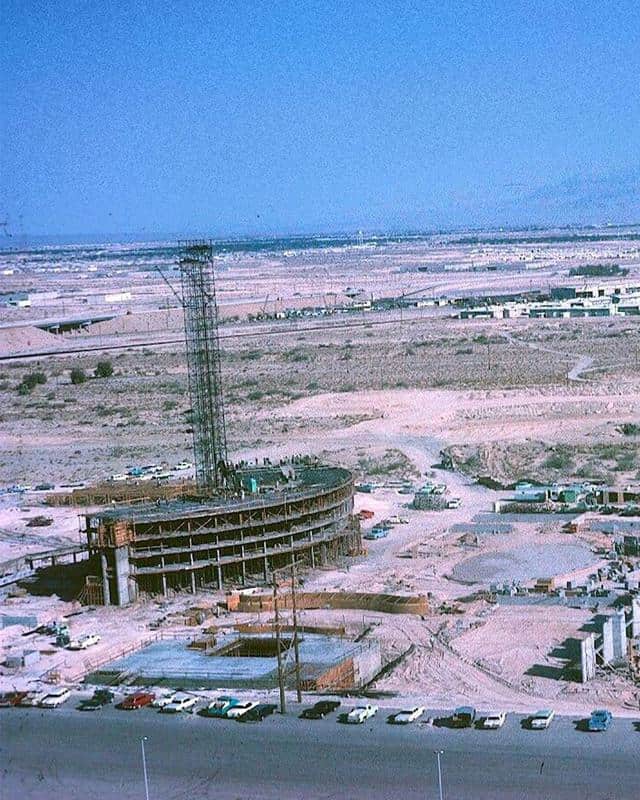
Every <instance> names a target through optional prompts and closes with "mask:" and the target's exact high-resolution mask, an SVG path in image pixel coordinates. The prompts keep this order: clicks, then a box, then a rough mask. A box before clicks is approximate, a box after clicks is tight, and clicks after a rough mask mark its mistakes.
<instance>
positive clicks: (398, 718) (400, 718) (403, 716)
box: [391, 706, 425, 725]
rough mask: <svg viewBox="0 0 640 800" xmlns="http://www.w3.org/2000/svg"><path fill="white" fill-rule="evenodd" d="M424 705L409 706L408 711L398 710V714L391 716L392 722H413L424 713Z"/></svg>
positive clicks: (396, 723)
mask: <svg viewBox="0 0 640 800" xmlns="http://www.w3.org/2000/svg"><path fill="white" fill-rule="evenodd" d="M424 710H425V709H424V706H415V707H414V708H409V709H407V710H406V711H398V713H397V714H394V715H393V717H391V722H393V724H394V725H409V723H411V722H415V721H416V720H417V719H420V717H421V716H422V715H423V714H424Z"/></svg>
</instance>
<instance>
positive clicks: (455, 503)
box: [447, 497, 462, 508]
mask: <svg viewBox="0 0 640 800" xmlns="http://www.w3.org/2000/svg"><path fill="white" fill-rule="evenodd" d="M461 505H462V500H461V499H460V498H459V497H452V498H451V499H449V500H447V508H460V506H461Z"/></svg>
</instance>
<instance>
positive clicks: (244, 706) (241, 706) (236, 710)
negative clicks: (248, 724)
mask: <svg viewBox="0 0 640 800" xmlns="http://www.w3.org/2000/svg"><path fill="white" fill-rule="evenodd" d="M257 705H259V703H257V702H256V701H255V700H248V701H247V702H245V703H236V705H235V706H232V707H231V708H230V709H229V710H228V711H227V714H226V717H227V719H238V717H241V716H242V715H243V714H246V713H247V711H251V709H253V708H255V707H256V706H257Z"/></svg>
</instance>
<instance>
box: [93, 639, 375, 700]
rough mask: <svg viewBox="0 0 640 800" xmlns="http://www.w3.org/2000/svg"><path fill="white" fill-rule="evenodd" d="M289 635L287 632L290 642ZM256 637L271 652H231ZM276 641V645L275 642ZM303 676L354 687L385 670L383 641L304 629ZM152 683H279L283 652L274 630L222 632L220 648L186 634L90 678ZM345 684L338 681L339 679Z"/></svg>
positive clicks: (291, 679)
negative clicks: (198, 644)
mask: <svg viewBox="0 0 640 800" xmlns="http://www.w3.org/2000/svg"><path fill="white" fill-rule="evenodd" d="M287 642H288V639H287V638H286V637H285V638H284V643H285V644H286V643H287ZM245 643H252V644H253V645H254V647H255V650H256V652H259V650H260V647H261V646H262V648H263V649H264V650H265V652H270V654H269V655H265V656H260V655H257V656H256V655H252V656H237V655H233V654H232V653H231V654H229V655H225V654H224V653H225V652H228V651H229V650H230V648H232V646H233V645H234V644H238V645H240V644H245ZM270 645H273V647H270ZM299 652H300V664H301V676H302V680H303V682H304V683H305V684H306V688H308V689H309V688H318V687H317V683H318V680H320V683H321V684H322V679H323V676H324V677H325V679H326V680H328V681H334V683H333V685H334V686H335V687H336V688H351V687H353V686H356V685H361V684H362V683H365V682H367V681H368V680H370V679H371V678H372V677H373V676H374V675H375V674H376V673H377V672H378V671H379V670H380V648H379V643H378V642H377V641H376V640H374V639H372V640H366V641H363V642H354V641H352V640H350V639H343V638H340V637H337V636H325V635H323V634H314V633H304V634H301V635H300V637H299ZM284 660H285V664H286V672H287V679H286V681H285V683H286V685H287V686H289V687H291V688H293V686H294V683H295V675H294V670H293V659H292V658H289V659H287V658H286V656H285V659H284ZM125 674H126V675H127V681H128V682H129V683H131V682H132V681H133V682H135V683H137V684H140V685H147V686H174V687H175V686H184V687H189V688H198V687H206V688H218V689H232V688H238V689H240V688H251V689H275V688H276V687H277V686H278V671H277V657H276V654H275V639H274V637H273V636H270V635H269V636H264V635H245V634H239V633H235V632H234V633H231V634H228V635H226V636H223V637H221V639H220V640H219V642H218V647H217V649H216V650H214V651H205V650H200V649H197V648H191V647H188V646H187V641H186V640H178V639H167V640H163V641H158V642H154V643H153V644H150V645H147V646H146V647H144V648H143V649H142V650H138V651H137V652H135V653H131V654H129V655H127V656H124V657H123V658H119V659H116V660H115V661H112V662H110V663H108V664H106V665H104V666H103V667H101V668H100V671H99V672H97V673H95V674H94V675H93V676H89V678H88V680H89V682H92V681H95V682H99V681H103V680H105V678H106V679H110V680H117V678H118V677H119V676H120V675H125ZM340 683H342V684H345V683H346V685H343V686H338V685H337V684H340Z"/></svg>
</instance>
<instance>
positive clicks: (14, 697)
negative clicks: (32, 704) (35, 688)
mask: <svg viewBox="0 0 640 800" xmlns="http://www.w3.org/2000/svg"><path fill="white" fill-rule="evenodd" d="M26 696H27V692H3V693H2V694H0V708H9V707H10V706H19V705H21V704H22V701H23V700H24V698H25V697H26Z"/></svg>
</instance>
